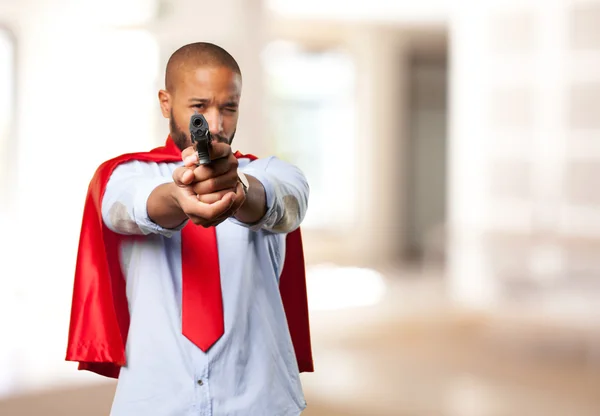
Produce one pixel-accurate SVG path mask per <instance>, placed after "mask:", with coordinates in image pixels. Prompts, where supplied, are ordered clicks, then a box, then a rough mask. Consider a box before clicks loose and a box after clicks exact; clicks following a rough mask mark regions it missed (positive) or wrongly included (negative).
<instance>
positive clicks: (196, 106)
mask: <svg viewBox="0 0 600 416" xmlns="http://www.w3.org/2000/svg"><path fill="white" fill-rule="evenodd" d="M192 107H194V108H204V104H194V105H193V106H192Z"/></svg>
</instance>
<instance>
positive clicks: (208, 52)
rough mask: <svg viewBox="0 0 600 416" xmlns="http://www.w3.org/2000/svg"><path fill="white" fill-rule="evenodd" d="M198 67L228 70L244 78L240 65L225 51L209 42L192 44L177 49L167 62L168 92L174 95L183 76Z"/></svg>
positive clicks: (166, 80)
mask: <svg viewBox="0 0 600 416" xmlns="http://www.w3.org/2000/svg"><path fill="white" fill-rule="evenodd" d="M198 67H223V68H228V69H230V70H231V71H232V72H234V73H236V74H238V75H239V76H240V77H241V76H242V72H241V71H240V67H239V65H238V63H237V62H236V60H235V59H234V58H233V56H231V54H229V52H227V51H226V50H225V49H223V48H221V47H220V46H217V45H215V44H212V43H208V42H196V43H190V44H188V45H185V46H182V47H181V48H179V49H177V50H176V51H175V52H174V53H173V55H171V58H169V62H167V70H166V74H165V87H166V89H167V91H169V92H171V93H174V92H175V90H176V89H177V85H178V83H179V81H180V80H181V78H182V75H183V74H184V73H186V72H188V71H190V70H192V71H193V70H194V69H196V68H198Z"/></svg>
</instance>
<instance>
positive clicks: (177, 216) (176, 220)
mask: <svg viewBox="0 0 600 416" xmlns="http://www.w3.org/2000/svg"><path fill="white" fill-rule="evenodd" d="M175 186H177V185H175V183H172V182H171V183H165V184H162V185H159V186H157V187H156V188H155V189H154V190H153V191H152V193H150V196H149V197H148V202H147V204H146V209H147V210H148V217H150V219H151V220H152V221H154V222H155V223H156V224H158V225H160V226H161V227H163V228H167V229H171V228H176V227H178V226H179V225H181V224H182V223H183V222H184V221H185V220H186V219H187V218H188V217H187V215H186V214H185V213H184V212H183V211H182V210H181V208H180V207H179V205H178V204H177V202H176V200H175V197H174V196H173V190H174V187H175Z"/></svg>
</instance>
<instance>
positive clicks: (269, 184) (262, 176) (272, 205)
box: [229, 167, 277, 231]
mask: <svg viewBox="0 0 600 416" xmlns="http://www.w3.org/2000/svg"><path fill="white" fill-rule="evenodd" d="M240 171H242V172H243V173H244V174H246V175H250V176H253V177H254V178H256V180H258V181H259V182H260V183H261V184H262V186H263V188H265V199H266V203H267V212H266V213H265V215H264V216H263V217H262V218H261V219H260V220H259V221H257V222H255V223H252V224H247V223H245V222H241V221H240V220H238V219H237V218H235V217H233V216H232V217H229V220H230V221H232V222H233V223H235V224H238V225H241V226H242V227H246V228H249V229H251V230H252V231H258V230H260V229H262V228H263V227H264V226H265V224H270V223H273V222H274V218H273V217H275V216H277V212H276V207H277V204H276V201H277V195H276V192H275V186H276V185H275V180H274V178H272V177H271V175H269V174H268V173H266V172H265V171H264V170H259V169H253V168H252V167H246V168H242V169H240Z"/></svg>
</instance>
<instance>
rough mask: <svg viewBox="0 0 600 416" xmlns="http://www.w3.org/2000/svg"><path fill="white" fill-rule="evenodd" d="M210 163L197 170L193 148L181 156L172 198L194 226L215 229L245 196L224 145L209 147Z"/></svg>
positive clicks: (233, 158)
mask: <svg viewBox="0 0 600 416" xmlns="http://www.w3.org/2000/svg"><path fill="white" fill-rule="evenodd" d="M211 156H212V159H213V161H212V163H211V164H210V165H201V166H197V163H198V157H197V154H196V152H195V150H194V148H193V147H188V148H187V149H185V150H184V151H183V152H182V158H183V160H184V166H183V167H179V168H177V169H175V171H174V172H173V180H174V182H175V185H176V186H177V190H176V191H175V192H174V198H175V200H176V203H177V204H178V205H179V207H180V208H181V210H182V211H183V212H184V213H185V214H186V215H187V216H188V217H189V218H190V220H191V221H192V222H194V224H196V225H202V226H204V227H210V226H215V225H218V224H220V223H221V222H223V221H224V220H226V219H227V218H229V217H230V216H232V215H234V214H235V213H236V211H237V210H238V209H239V208H240V207H241V206H242V204H243V203H244V201H245V199H246V196H245V194H244V191H243V187H242V185H241V184H240V183H239V180H238V175H237V167H238V161H237V158H236V157H235V156H234V155H233V153H232V152H231V147H230V146H229V145H227V144H225V143H213V144H212V151H211Z"/></svg>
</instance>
